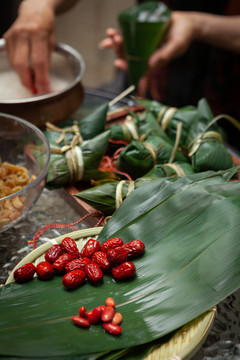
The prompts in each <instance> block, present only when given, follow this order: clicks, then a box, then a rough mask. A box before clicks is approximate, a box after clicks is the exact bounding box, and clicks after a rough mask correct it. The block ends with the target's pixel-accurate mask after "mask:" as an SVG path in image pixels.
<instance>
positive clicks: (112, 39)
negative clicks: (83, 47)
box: [99, 28, 125, 58]
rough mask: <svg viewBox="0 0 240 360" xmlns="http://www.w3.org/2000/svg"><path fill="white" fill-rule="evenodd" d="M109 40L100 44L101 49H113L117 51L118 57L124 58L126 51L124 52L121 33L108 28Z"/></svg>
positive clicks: (106, 39)
mask: <svg viewBox="0 0 240 360" xmlns="http://www.w3.org/2000/svg"><path fill="white" fill-rule="evenodd" d="M106 35H107V38H105V39H103V40H102V41H101V42H100V43H99V48H100V49H109V48H112V49H113V50H115V52H116V55H117V56H118V57H120V58H124V57H125V54H124V50H123V38H122V36H121V35H120V34H119V32H118V31H117V30H115V29H113V28H108V29H107V30H106Z"/></svg>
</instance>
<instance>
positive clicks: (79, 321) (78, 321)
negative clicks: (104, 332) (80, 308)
mask: <svg viewBox="0 0 240 360" xmlns="http://www.w3.org/2000/svg"><path fill="white" fill-rule="evenodd" d="M72 322H73V323H74V324H75V325H77V326H79V327H85V328H88V327H89V326H90V322H89V320H88V319H85V318H83V317H81V316H72Z"/></svg>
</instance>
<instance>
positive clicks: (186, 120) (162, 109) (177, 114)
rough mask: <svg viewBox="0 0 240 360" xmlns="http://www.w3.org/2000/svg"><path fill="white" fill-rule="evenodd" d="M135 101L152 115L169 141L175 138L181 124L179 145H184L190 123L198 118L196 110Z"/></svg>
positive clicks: (188, 107)
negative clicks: (168, 137) (180, 123)
mask: <svg viewBox="0 0 240 360" xmlns="http://www.w3.org/2000/svg"><path fill="white" fill-rule="evenodd" d="M136 101H137V102H138V103H140V104H142V105H143V106H145V107H146V108H147V109H148V110H149V111H151V112H152V113H153V114H154V116H155V118H156V119H157V122H158V124H159V125H160V126H161V128H162V129H163V130H164V131H166V133H167V134H168V135H169V136H170V138H171V139H175V138H176V133H177V126H178V123H179V122H182V125H183V126H182V132H181V137H180V142H179V145H184V144H185V142H186V138H187V135H188V131H189V128H190V126H191V124H192V122H193V121H194V120H195V119H196V118H198V109H197V108H196V107H195V106H184V107H182V108H176V107H170V106H167V105H164V104H162V103H160V102H158V101H156V100H153V101H151V100H146V99H143V100H142V99H137V100H136Z"/></svg>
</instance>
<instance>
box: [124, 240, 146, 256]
mask: <svg viewBox="0 0 240 360" xmlns="http://www.w3.org/2000/svg"><path fill="white" fill-rule="evenodd" d="M123 248H124V249H126V250H127V252H128V259H134V258H136V257H138V256H140V255H141V254H142V253H143V252H144V250H145V245H144V243H143V242H142V241H141V240H132V241H130V242H129V243H127V244H123Z"/></svg>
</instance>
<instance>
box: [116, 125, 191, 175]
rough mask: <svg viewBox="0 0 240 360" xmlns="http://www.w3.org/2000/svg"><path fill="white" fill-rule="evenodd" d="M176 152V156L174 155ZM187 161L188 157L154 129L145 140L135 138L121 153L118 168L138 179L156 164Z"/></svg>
mask: <svg viewBox="0 0 240 360" xmlns="http://www.w3.org/2000/svg"><path fill="white" fill-rule="evenodd" d="M173 152H174V156H172V155H173ZM171 158H172V162H173V161H174V160H175V161H182V162H184V161H187V159H186V157H185V156H184V155H183V154H182V153H181V152H180V151H178V150H175V149H174V146H173V145H172V144H170V143H168V142H166V140H165V139H163V138H162V137H160V136H158V134H157V133H156V132H155V131H152V132H151V133H150V134H149V135H148V136H147V137H146V139H145V140H144V141H143V142H140V141H137V140H133V141H132V142H131V143H130V144H129V145H127V146H126V147H125V148H124V149H123V150H122V151H121V153H120V154H119V158H118V161H117V169H118V170H120V171H123V172H125V173H127V174H128V175H130V176H131V177H132V178H133V179H137V178H139V177H142V176H143V175H145V174H146V173H147V172H148V171H150V170H151V169H152V168H153V166H154V165H156V164H164V163H168V162H169V161H170V159H171Z"/></svg>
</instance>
